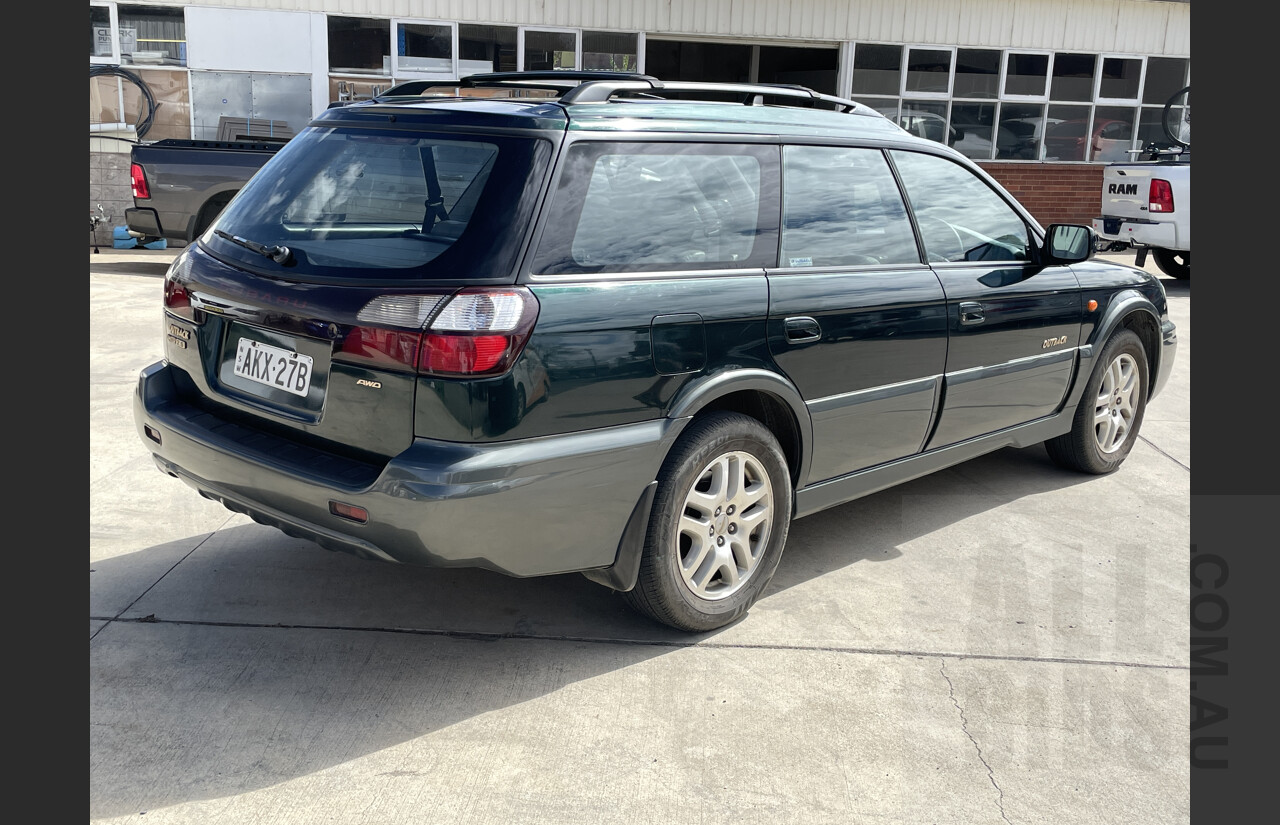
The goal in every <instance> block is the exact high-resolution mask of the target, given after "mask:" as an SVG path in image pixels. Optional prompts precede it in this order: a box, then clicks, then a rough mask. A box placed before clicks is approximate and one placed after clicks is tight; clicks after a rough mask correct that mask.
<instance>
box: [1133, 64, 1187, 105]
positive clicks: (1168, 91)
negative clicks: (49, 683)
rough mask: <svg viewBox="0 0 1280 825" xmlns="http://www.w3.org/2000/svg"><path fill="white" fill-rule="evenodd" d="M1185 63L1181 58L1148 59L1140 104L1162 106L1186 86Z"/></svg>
mask: <svg viewBox="0 0 1280 825" xmlns="http://www.w3.org/2000/svg"><path fill="white" fill-rule="evenodd" d="M1186 78H1187V61H1186V59H1185V58H1181V57H1148V58H1147V77H1146V79H1145V80H1144V81H1143V82H1142V102H1143V103H1159V104H1160V105H1162V106H1163V105H1164V104H1165V102H1166V101H1168V100H1169V98H1170V97H1172V96H1173V94H1174V92H1176V91H1178V90H1179V89H1181V88H1182V87H1183V86H1185V85H1187V79H1186Z"/></svg>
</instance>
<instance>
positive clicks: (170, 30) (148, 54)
mask: <svg viewBox="0 0 1280 825" xmlns="http://www.w3.org/2000/svg"><path fill="white" fill-rule="evenodd" d="M116 13H117V15H118V16H119V20H120V22H119V31H120V62H121V63H123V64H126V65H135V66H185V65H187V34H186V18H185V16H184V14H183V11H182V9H180V8H176V9H175V8H171V7H164V6H126V5H124V4H121V5H120V6H118V7H117V12H116Z"/></svg>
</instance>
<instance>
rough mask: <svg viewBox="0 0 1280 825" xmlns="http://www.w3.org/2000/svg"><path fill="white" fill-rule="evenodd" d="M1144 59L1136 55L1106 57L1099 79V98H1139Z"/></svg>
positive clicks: (1135, 100) (1133, 99)
mask: <svg viewBox="0 0 1280 825" xmlns="http://www.w3.org/2000/svg"><path fill="white" fill-rule="evenodd" d="M1141 83H1142V60H1141V59H1140V58H1136V57H1104V58H1103V59H1102V73H1101V77H1100V78H1099V81H1098V97H1097V99H1098V100H1126V101H1128V100H1132V101H1134V102H1137V100H1138V87H1139V86H1140V85H1141Z"/></svg>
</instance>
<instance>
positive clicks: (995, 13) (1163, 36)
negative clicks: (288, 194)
mask: <svg viewBox="0 0 1280 825" xmlns="http://www.w3.org/2000/svg"><path fill="white" fill-rule="evenodd" d="M147 2H148V4H150V5H165V6H189V7H190V8H189V10H188V14H189V15H190V14H191V13H193V12H194V13H197V14H198V13H199V9H200V8H201V7H218V8H223V9H246V10H248V9H260V10H273V11H281V12H325V13H328V14H341V15H349V16H356V17H409V18H420V19H432V20H451V21H461V22H475V23H501V24H507V25H544V26H570V27H575V28H585V29H606V30H608V29H615V30H626V31H644V32H647V33H649V34H650V35H655V36H665V35H693V36H700V37H709V38H729V39H742V38H750V39H754V40H769V39H775V38H787V39H799V40H816V41H824V42H834V41H841V40H864V41H865V40H872V41H879V42H888V43H917V44H931V43H938V44H944V45H958V46H981V47H988V48H1008V47H1012V46H1016V47H1022V48H1030V49H1079V50H1081V51H1090V52H1103V53H1109V54H1155V55H1175V56H1180V57H1189V56H1190V55H1191V4H1190V3H1189V2H1185V3H1180V2H1166V1H1165V0H221V2H210V1H209V0H205V2H200V3H197V4H191V3H189V2H185V0H147ZM188 19H190V18H188Z"/></svg>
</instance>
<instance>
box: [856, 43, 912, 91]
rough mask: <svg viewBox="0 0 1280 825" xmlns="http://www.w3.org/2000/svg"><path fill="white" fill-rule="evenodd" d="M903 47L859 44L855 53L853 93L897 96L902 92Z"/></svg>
mask: <svg viewBox="0 0 1280 825" xmlns="http://www.w3.org/2000/svg"><path fill="white" fill-rule="evenodd" d="M901 75H902V47H901V46H882V45H879V44H876V43H859V44H858V45H857V46H856V47H855V48H854V51H853V93H854V94H855V95H896V94H898V92H900V91H901V89H900V84H901Z"/></svg>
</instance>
